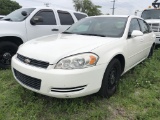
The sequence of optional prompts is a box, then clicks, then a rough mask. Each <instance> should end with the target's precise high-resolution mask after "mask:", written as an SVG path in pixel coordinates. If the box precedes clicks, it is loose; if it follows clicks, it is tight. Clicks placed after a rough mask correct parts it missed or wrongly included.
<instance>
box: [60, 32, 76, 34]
mask: <svg viewBox="0 0 160 120" xmlns="http://www.w3.org/2000/svg"><path fill="white" fill-rule="evenodd" d="M62 33H63V34H74V33H71V32H62Z"/></svg>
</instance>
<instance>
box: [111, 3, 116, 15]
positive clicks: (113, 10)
mask: <svg viewBox="0 0 160 120" xmlns="http://www.w3.org/2000/svg"><path fill="white" fill-rule="evenodd" d="M111 2H113V8H111V9H112V15H114V10H115V9H116V8H115V3H116V0H113V1H111Z"/></svg>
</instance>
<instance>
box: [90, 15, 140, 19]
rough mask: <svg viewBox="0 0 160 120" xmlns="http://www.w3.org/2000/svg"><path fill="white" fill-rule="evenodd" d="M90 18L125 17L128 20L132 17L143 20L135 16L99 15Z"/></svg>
mask: <svg viewBox="0 0 160 120" xmlns="http://www.w3.org/2000/svg"><path fill="white" fill-rule="evenodd" d="M90 17H115V18H116V17H124V18H128V17H131V18H140V19H142V18H141V17H138V16H135V15H98V16H90Z"/></svg>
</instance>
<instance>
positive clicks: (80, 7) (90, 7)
mask: <svg viewBox="0 0 160 120" xmlns="http://www.w3.org/2000/svg"><path fill="white" fill-rule="evenodd" d="M73 3H74V7H75V9H76V11H80V12H84V13H87V14H88V15H89V16H94V15H101V14H102V13H101V11H100V10H99V9H100V8H101V6H98V5H94V4H93V3H92V2H91V0H73Z"/></svg>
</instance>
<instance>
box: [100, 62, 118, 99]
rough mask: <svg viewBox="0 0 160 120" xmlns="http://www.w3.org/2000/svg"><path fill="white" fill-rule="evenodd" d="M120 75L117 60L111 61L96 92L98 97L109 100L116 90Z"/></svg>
mask: <svg viewBox="0 0 160 120" xmlns="http://www.w3.org/2000/svg"><path fill="white" fill-rule="evenodd" d="M120 75H121V63H120V61H119V60H118V59H113V60H112V61H111V62H110V63H109V65H108V67H107V69H106V71H105V73H104V77H103V80H102V85H101V88H100V90H99V92H98V93H99V95H101V96H102V97H104V98H110V97H111V96H112V95H113V94H114V93H115V92H116V90H117V87H118V83H119V79H120Z"/></svg>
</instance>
